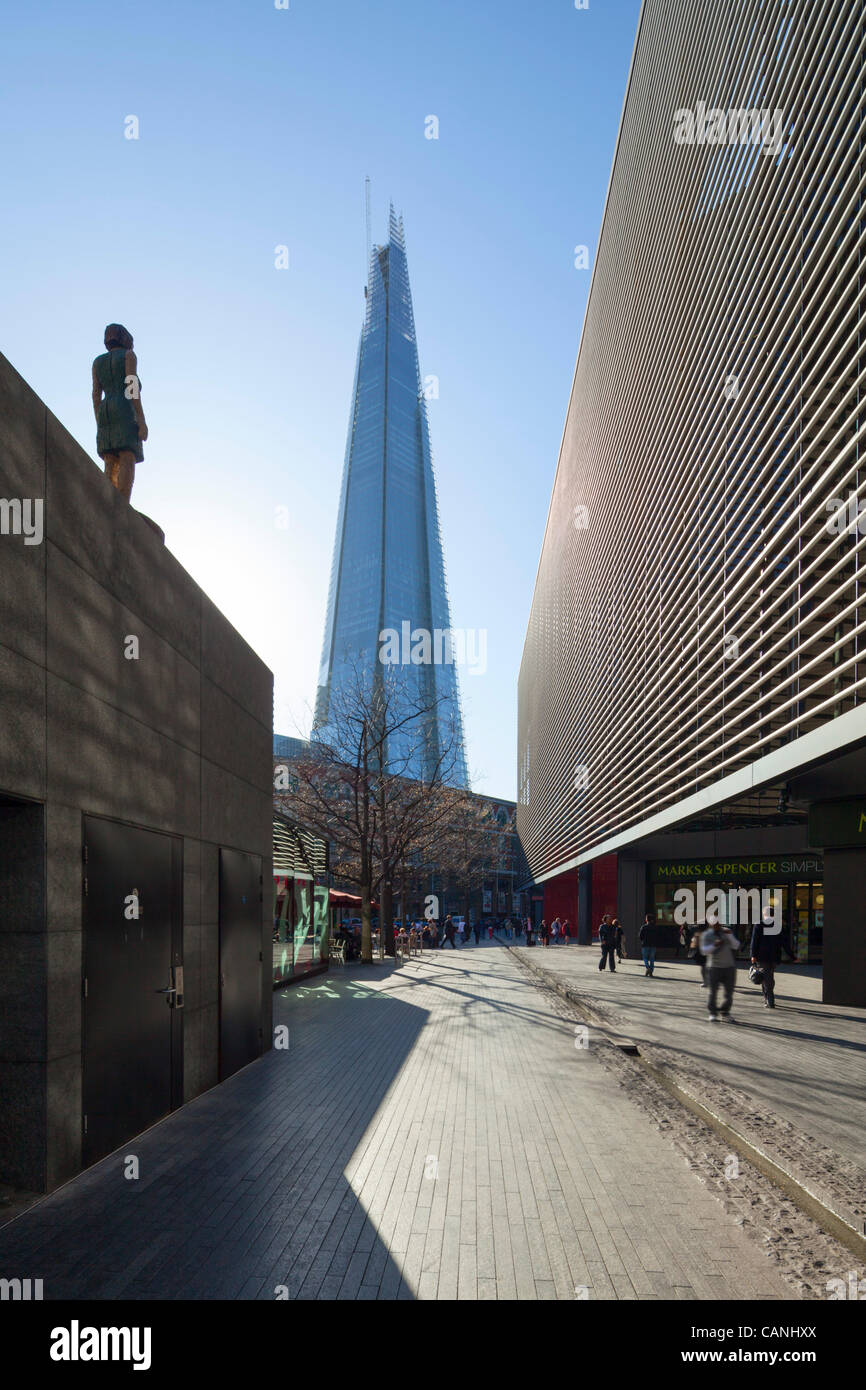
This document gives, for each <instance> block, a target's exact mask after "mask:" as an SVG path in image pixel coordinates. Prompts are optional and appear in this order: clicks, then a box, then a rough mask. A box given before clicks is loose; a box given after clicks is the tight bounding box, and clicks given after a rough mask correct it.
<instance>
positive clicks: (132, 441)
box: [93, 323, 147, 502]
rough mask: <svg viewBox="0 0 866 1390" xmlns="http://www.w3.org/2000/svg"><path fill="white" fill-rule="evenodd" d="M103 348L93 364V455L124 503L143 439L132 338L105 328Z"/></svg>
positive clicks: (120, 326) (122, 331)
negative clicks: (94, 427) (94, 422)
mask: <svg viewBox="0 0 866 1390" xmlns="http://www.w3.org/2000/svg"><path fill="white" fill-rule="evenodd" d="M105 346H106V349H107V351H106V352H104V353H102V355H101V356H100V357H97V358H96V359H95V360H94V363H93V413H94V415H95V416H96V452H97V453H98V454H99V457H100V458H101V459H102V461H103V463H104V464H105V473H106V476H107V477H108V478H109V479H110V480H111V482H112V483H113V484H114V486H115V487H116V488H117V490H118V492H119V493H121V494H122V495H123V496H124V497H125V498H126V500H127V502H128V501H129V499H130V497H131V496H132V484H133V482H134V481H135V465H136V463H141V461H142V459H143V458H144V450H143V449H142V447H141V446H142V444H143V443H144V441H145V439H147V425H146V423H145V419H144V411H143V410H142V408H141V382H140V381H139V379H138V362H137V360H136V356H135V353H134V352H133V350H132V334H131V333H129V332H128V331H127V329H125V328H124V327H123V324H122V323H110V324H109V325H108V327H107V328H106V330H105Z"/></svg>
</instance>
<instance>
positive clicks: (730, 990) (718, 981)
mask: <svg viewBox="0 0 866 1390" xmlns="http://www.w3.org/2000/svg"><path fill="white" fill-rule="evenodd" d="M658 934H659V933H658V927H657V926H656V923H655V920H654V918H653V915H652V913H650V912H648V913H647V914H646V916H645V917H644V920H643V924H642V925H641V928H640V931H639V933H638V938H639V940H640V946H641V956H642V959H643V966H644V976H645V977H646V978H648V979H652V978H653V975H654V972H655V962H656V949H657V946H658ZM598 938H599V944H600V946H601V958H600V960H599V962H598V968H599V970H604V968H605V965H607V967H608V969H609V970H610V971H611V972H613V973H615V972H616V964H615V962H614V957H616V959H617V960H619V961H622V960H623V958H624V956H625V944H624V932H623V927H622V923H621V922H620V921H619V919H618V918H616V917H612V916H611V914H610V913H608V912H606V913H605V915H604V917H603V918H602V921H601V925H600V926H599V930H598ZM679 940H680V945H681V946H685V947H686V949H687V953H688V956H689V958H690V959H694V961H695V963H696V964H697V965H698V967H699V969H700V973H701V988H702V989H706V990H708V997H707V1008H708V1016H709V1021H710V1022H711V1023H718V1022H719V1021H720V1019H727V1020H728V1021H729V1022H733V1018H732V1015H731V1005H732V1002H733V998H734V989H735V986H736V981H737V954H738V952H739V950H740V949H741V943H740V938H739V936H738V935H737V934H736V932H735V931H733V930H732V929H731V928H730V927H728V926H725V925H724V924H723V923H721V922H701V923H699V924H698V925H697V926H695V927H684V928H683V930H682V931H681V933H680V938H679ZM783 950H786V951H787V953H788V955H789V956H790V957H791V959H792V960H796V959H797V957H796V956H795V955H794V953H793V951H791V950H790V948H789V947H788V946H787V944H786V943H785V941H784V940H783V937H782V933H781V932H780V930H779V928H778V926H777V925H776V922H775V918H774V916H773V912H772V910H771V909H767V911H766V912H765V913H764V915H763V917H762V919H761V921H760V922H756V923H755V925H754V926H753V928H752V935H751V939H750V942H749V956H750V960H751V969H750V977H751V978H752V979H753V980H754V981H755V982H756V983H760V986H761V992H762V994H763V996H764V1007H765V1008H767V1009H775V1007H776V966H777V965H778V964H779V962H780V961H781V959H782V951H783ZM677 954H679V952H678V953H677Z"/></svg>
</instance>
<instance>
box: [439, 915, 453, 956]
mask: <svg viewBox="0 0 866 1390" xmlns="http://www.w3.org/2000/svg"><path fill="white" fill-rule="evenodd" d="M446 942H447V944H448V945H449V946H450V947H451V950H452V951H456V950H457V947H456V946H455V945H454V923H453V922H452V921H451V913H450V912H449V914H448V916H447V917H446V918H445V935H444V937H443V938H442V944H441V945H440V947H439V949H440V951H444V950H445V945H446Z"/></svg>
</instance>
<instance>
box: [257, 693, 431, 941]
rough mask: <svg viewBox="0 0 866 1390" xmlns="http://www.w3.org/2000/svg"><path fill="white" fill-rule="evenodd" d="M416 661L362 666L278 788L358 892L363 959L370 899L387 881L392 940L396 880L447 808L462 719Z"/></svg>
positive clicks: (384, 925)
mask: <svg viewBox="0 0 866 1390" xmlns="http://www.w3.org/2000/svg"><path fill="white" fill-rule="evenodd" d="M431 688H432V682H425V681H423V680H422V681H419V680H417V670H416V671H414V672H413V673H411V675H410V674H409V673H404V672H403V670H402V669H401V668H400V667H381V666H377V667H376V668H375V669H374V670H373V672H372V673H371V672H369V671H368V670H364V669H363V668H356V669H355V671H354V672H353V673H352V676H351V678H350V679H349V680H344V681H343V682H342V683H341V686H340V689H339V691H338V692H337V693H336V695H332V696H331V699H330V701H329V709H328V723H327V727H326V728H324V729H322V730H320V731H318V733H314V735H313V738H312V740H311V742H310V746H309V753H308V755H307V756H306V757H305V758H303V759H301V760H300V761H299V762H297V763H296V764H295V767H294V770H295V773H296V775H297V779H298V786H297V790H295V791H294V792H291V793H288V794H286V796H285V799H284V803H283V800H282V799H281V797H280V796H279V795H278V796H277V804H278V805H281V804H285V809H286V810H287V813H288V814H290V815H292V816H293V817H294V818H295V819H296V820H297V821H298V822H300V823H301V824H302V825H305V826H307V827H308V828H309V829H310V830H314V831H316V832H317V833H318V834H320V835H322V836H323V837H325V838H326V839H328V840H329V841H330V842H331V844H332V846H333V850H334V854H333V860H332V862H333V866H334V871H335V873H336V874H337V875H338V876H339V878H340V879H342V880H344V881H346V882H348V883H353V884H356V885H357V887H358V889H359V892H360V896H361V959H362V961H366V962H369V961H371V960H372V958H373V948H372V931H371V904H372V901H373V898H374V896H375V894H376V893H377V892H378V891H379V889H380V887H381V901H380V913H379V917H380V927H381V929H382V931H383V934H384V937H385V943H386V949H389V950H392V951H393V947H394V936H393V932H394V926H393V910H392V883H393V875H394V873H395V871H396V868H397V866H398V865H399V864H400V863H401V862H402V861H403V860H404V859H405V857H406V855H407V853H408V852H409V850H410V847H411V846H412V845H413V844H415V843H417V842H419V841H420V839H421V838H422V835H427V834H429V833H431V832H432V830H433V828H434V827H435V826H436V825H437V824H441V823H443V821H444V818H445V816H446V815H447V805H446V803H445V801H444V800H443V799H442V798H440V796H439V793H440V792H441V791H442V790H443V789H445V788H446V786H447V783H448V780H449V778H450V777H452V776H453V775H454V771H455V767H456V763H457V756H458V743H457V730H456V721H452V720H450V719H449V718H448V714H449V710H448V706H447V701H446V697H443V696H437V695H436V694H435V691H433V690H432V689H431Z"/></svg>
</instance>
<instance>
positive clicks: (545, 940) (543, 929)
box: [538, 917, 550, 946]
mask: <svg viewBox="0 0 866 1390" xmlns="http://www.w3.org/2000/svg"><path fill="white" fill-rule="evenodd" d="M538 934H539V936H540V937H541V942H542V945H543V946H549V945H550V927H549V926H548V925H547V923H546V922H545V920H544V918H543V917H542V919H541V926H540V927H539V929H538Z"/></svg>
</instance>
